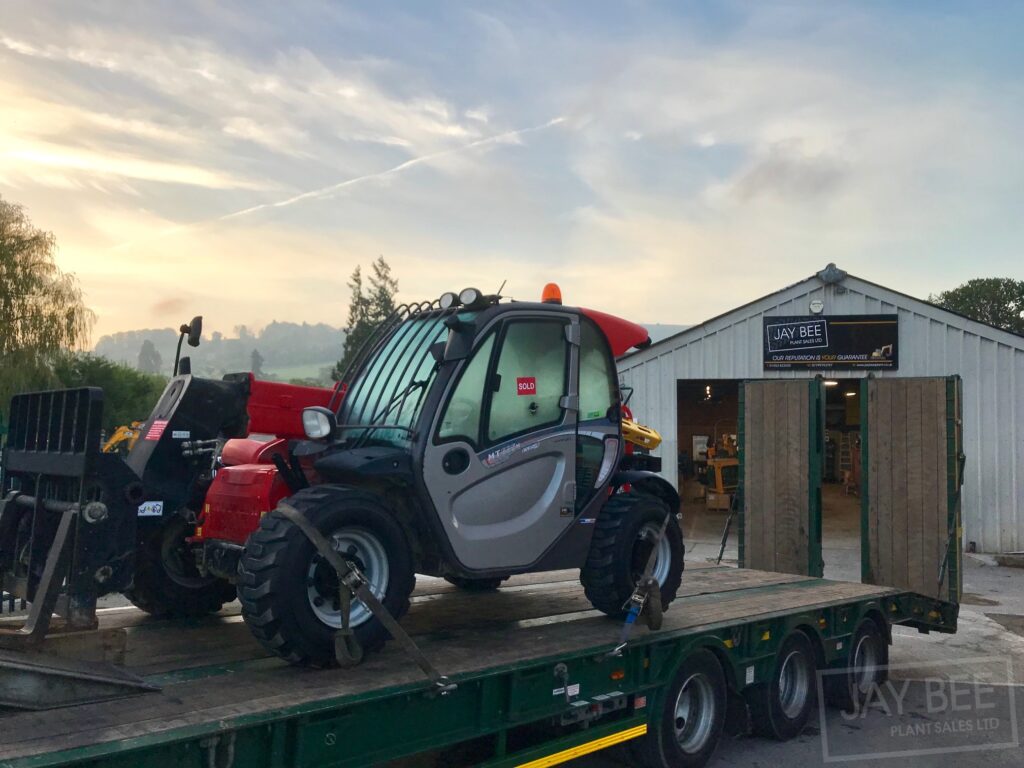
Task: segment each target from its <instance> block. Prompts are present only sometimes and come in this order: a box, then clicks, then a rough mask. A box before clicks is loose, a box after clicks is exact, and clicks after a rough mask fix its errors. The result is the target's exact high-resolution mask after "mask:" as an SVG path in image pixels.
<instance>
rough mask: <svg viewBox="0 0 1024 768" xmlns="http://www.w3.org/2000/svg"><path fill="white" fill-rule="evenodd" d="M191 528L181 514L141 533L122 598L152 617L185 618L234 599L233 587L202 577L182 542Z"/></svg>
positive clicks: (221, 581) (188, 548) (185, 543)
mask: <svg viewBox="0 0 1024 768" xmlns="http://www.w3.org/2000/svg"><path fill="white" fill-rule="evenodd" d="M194 533H195V526H193V525H190V524H189V523H188V522H186V520H185V518H183V517H182V516H181V515H174V516H172V517H169V518H167V519H166V520H161V521H160V522H159V523H158V524H156V525H153V526H152V530H146V531H144V532H143V534H142V540H141V541H140V543H139V547H138V550H137V551H136V554H135V577H134V579H133V580H132V586H131V587H129V588H128V589H127V590H126V591H125V593H124V596H125V597H127V598H128V599H129V600H131V601H132V603H133V604H134V605H135V606H136V607H138V608H141V609H142V610H144V611H145V612H146V613H149V614H152V615H153V616H161V617H164V616H166V617H171V618H188V617H194V616H205V615H206V614H208V613H214V612H216V611H219V610H220V608H221V606H222V605H224V603H230V602H231V601H232V600H234V599H235V588H234V586H233V585H231V584H229V583H228V582H226V581H224V580H223V579H218V578H217V577H216V576H204V575H203V574H201V573H200V572H199V569H198V568H197V567H196V561H195V557H194V556H193V554H192V548H191V546H190V545H189V543H188V541H187V540H186V539H187V537H189V536H192V535H193V534H194Z"/></svg>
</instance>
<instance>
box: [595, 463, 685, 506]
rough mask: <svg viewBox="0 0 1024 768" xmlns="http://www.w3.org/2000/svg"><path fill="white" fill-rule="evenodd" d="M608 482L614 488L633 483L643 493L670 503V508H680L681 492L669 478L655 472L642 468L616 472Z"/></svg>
mask: <svg viewBox="0 0 1024 768" xmlns="http://www.w3.org/2000/svg"><path fill="white" fill-rule="evenodd" d="M608 484H609V485H610V486H611V487H612V488H621V487H622V486H624V485H631V486H632V487H633V488H635V489H636V490H638V491H640V492H641V493H649V494H650V495H651V496H657V497H658V498H659V499H661V500H662V501H664V502H665V503H666V504H668V508H669V509H672V510H678V509H679V493H678V492H677V491H676V489H675V488H673V487H672V484H671V483H669V481H668V480H666V479H665V478H664V477H662V476H661V475H656V474H655V473H654V472H645V471H644V470H640V469H631V470H626V471H625V472H616V473H615V474H614V475H612V479H611V481H610V482H609V483H608Z"/></svg>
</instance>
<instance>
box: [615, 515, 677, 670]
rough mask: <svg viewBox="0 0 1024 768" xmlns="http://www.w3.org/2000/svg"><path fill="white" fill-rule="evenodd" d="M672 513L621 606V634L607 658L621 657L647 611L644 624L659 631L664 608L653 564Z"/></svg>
mask: <svg viewBox="0 0 1024 768" xmlns="http://www.w3.org/2000/svg"><path fill="white" fill-rule="evenodd" d="M670 517H672V512H669V513H668V514H667V515H665V520H664V521H663V522H662V524H661V528H660V529H659V530H658V533H657V535H656V536H655V537H654V542H653V543H652V544H651V554H650V555H648V556H647V563H646V564H645V565H644V572H643V575H642V576H641V577H640V579H639V580H638V581H637V583H636V587H634V589H633V594H631V595H630V596H629V599H628V600H627V601H626V602H625V603H624V604H623V606H622V609H623V610H624V611H626V621H625V622H624V623H623V625H622V632H620V633H619V644H618V645H616V646H615V648H613V649H612V650H611V651H609V652H608V655H609V656H621V655H622V650H623V649H624V648H625V647H626V645H627V644H628V643H629V637H630V635H631V634H632V633H633V627H634V625H635V624H636V620H637V619H638V618H639V617H640V614H641V613H643V611H644V608H646V609H647V612H646V613H643V615H644V623H645V624H647V627H648V628H649V629H651V630H657V629H661V622H662V620H663V619H664V616H665V612H664V607H663V606H662V604H661V585H660V584H658V580H657V579H655V578H654V576H653V574H654V564H655V562H657V560H658V546H659V545H660V544H661V541H662V539H664V538H665V531H667V530H668V521H669V518H670Z"/></svg>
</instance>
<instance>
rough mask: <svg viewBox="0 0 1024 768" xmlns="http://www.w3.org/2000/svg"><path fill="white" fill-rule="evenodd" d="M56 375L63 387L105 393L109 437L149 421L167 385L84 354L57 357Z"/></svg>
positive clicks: (105, 418) (105, 427)
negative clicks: (126, 426) (125, 427)
mask: <svg viewBox="0 0 1024 768" xmlns="http://www.w3.org/2000/svg"><path fill="white" fill-rule="evenodd" d="M53 371H54V374H55V376H56V377H57V379H58V380H59V382H60V384H59V385H60V386H63V387H68V388H71V387H100V388H102V389H103V428H104V429H105V430H106V432H107V434H108V435H109V434H111V433H112V432H113V431H114V430H115V429H117V427H118V426H119V425H121V424H130V423H131V422H133V421H142V420H144V419H146V418H148V417H149V414H150V412H151V411H152V410H153V407H154V406H155V405H156V404H157V401H158V400H159V399H160V395H161V394H162V393H163V391H164V386H165V385H166V384H167V379H166V378H165V377H163V376H157V375H154V374H149V373H142V372H141V371H134V370H132V369H131V368H129V367H128V366H127V365H121V364H119V363H114V362H111V361H110V360H106V359H104V358H102V357H96V356H95V355H89V354H82V353H77V354H76V353H70V352H66V353H63V354H60V355H58V356H57V357H56V358H55V360H54V363H53Z"/></svg>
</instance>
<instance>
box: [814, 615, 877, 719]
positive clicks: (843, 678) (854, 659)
mask: <svg viewBox="0 0 1024 768" xmlns="http://www.w3.org/2000/svg"><path fill="white" fill-rule="evenodd" d="M888 664H889V644H888V642H887V641H886V638H885V636H884V635H883V634H882V631H881V630H880V629H879V628H878V624H876V623H875V622H874V621H872V620H871V619H864V620H863V621H862V622H861V623H860V624H859V625H858V627H857V631H856V632H854V633H853V638H852V640H851V641H850V651H849V656H848V657H847V661H846V663H845V665H844V666H843V669H842V671H841V672H833V673H830V674H826V675H825V701H826V702H827V703H828V704H829V705H830V706H833V707H836V708H838V709H843V710H846V711H847V712H852V711H856V710H857V709H859V708H860V706H861V705H862V704H864V702H865V701H866V700H867V697H868V695H869V694H870V692H871V689H872V688H873V687H874V686H876V685H881V684H882V683H884V682H885V680H886V677H887V674H886V668H887V665H888Z"/></svg>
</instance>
